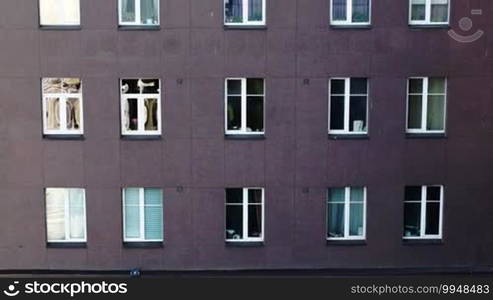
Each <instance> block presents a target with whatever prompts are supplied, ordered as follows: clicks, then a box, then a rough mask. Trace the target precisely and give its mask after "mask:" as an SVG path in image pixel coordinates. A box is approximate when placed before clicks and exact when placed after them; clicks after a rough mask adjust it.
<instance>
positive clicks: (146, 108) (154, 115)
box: [121, 78, 161, 136]
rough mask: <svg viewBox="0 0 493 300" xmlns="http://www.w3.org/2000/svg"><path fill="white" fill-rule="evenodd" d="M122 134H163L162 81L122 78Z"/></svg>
mask: <svg viewBox="0 0 493 300" xmlns="http://www.w3.org/2000/svg"><path fill="white" fill-rule="evenodd" d="M121 122H122V126H121V127H122V135H126V136H131V135H160V134H161V81H160V80H159V79H142V78H140V79H122V80H121Z"/></svg>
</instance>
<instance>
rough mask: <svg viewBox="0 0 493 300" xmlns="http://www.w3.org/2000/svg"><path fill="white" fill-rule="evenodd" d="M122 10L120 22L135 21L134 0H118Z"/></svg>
mask: <svg viewBox="0 0 493 300" xmlns="http://www.w3.org/2000/svg"><path fill="white" fill-rule="evenodd" d="M120 1H121V5H122V7H121V10H122V22H135V21H136V18H135V1H136V0H120Z"/></svg>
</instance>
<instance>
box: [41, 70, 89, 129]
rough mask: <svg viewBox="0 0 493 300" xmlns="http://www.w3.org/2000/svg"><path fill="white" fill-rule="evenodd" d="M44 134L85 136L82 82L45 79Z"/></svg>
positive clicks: (76, 79) (78, 80)
mask: <svg viewBox="0 0 493 300" xmlns="http://www.w3.org/2000/svg"><path fill="white" fill-rule="evenodd" d="M42 89H43V99H42V101H43V105H42V106H43V125H44V126H43V127H44V128H43V133H44V134H45V135H81V134H83V132H84V130H83V112H82V82H81V80H80V79H79V78H43V79H42Z"/></svg>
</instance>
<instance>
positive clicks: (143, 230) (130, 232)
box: [123, 188, 163, 242]
mask: <svg viewBox="0 0 493 300" xmlns="http://www.w3.org/2000/svg"><path fill="white" fill-rule="evenodd" d="M123 240H124V241H125V242H162V241H163V190H162V189H156V188H125V189H123Z"/></svg>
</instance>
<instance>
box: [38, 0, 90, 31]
mask: <svg viewBox="0 0 493 300" xmlns="http://www.w3.org/2000/svg"><path fill="white" fill-rule="evenodd" d="M37 2H38V15H39V26H41V27H45V26H48V27H50V26H55V27H58V26H60V27H65V26H67V27H70V26H80V22H81V21H80V20H81V9H80V6H81V4H80V2H81V1H80V0H79V6H78V9H79V16H78V17H79V22H77V23H58V24H48V23H46V24H44V23H42V22H41V18H42V16H41V0H37ZM60 5H61V6H63V7H65V2H63V1H62V2H60ZM62 10H63V8H62Z"/></svg>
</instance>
